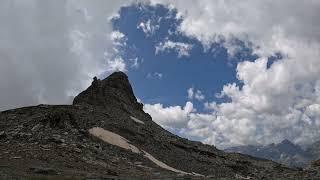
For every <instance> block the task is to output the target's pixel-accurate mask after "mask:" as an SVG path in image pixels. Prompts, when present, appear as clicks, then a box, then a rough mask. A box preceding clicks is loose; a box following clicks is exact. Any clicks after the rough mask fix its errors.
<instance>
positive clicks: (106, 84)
mask: <svg viewBox="0 0 320 180" xmlns="http://www.w3.org/2000/svg"><path fill="white" fill-rule="evenodd" d="M94 128H98V129H103V130H104V131H105V132H108V133H105V134H104V135H103V134H100V135H94V134H92V131H90V130H92V129H94ZM105 135H106V136H107V137H105ZM113 135H115V137H113ZM102 137H105V138H107V139H108V138H111V140H110V139H109V141H106V140H105V139H102ZM150 156H152V158H150ZM47 177H50V178H53V179H62V178H72V179H319V177H320V176H319V173H318V171H317V170H308V171H301V170H297V169H291V168H287V167H285V166H283V165H280V164H277V163H275V162H272V161H268V160H264V159H259V158H253V157H250V156H246V155H241V154H237V153H225V152H223V151H220V150H218V149H216V148H215V147H214V146H209V145H204V144H202V143H200V142H193V141H189V140H187V139H183V138H180V137H178V136H176V135H173V134H171V133H170V132H168V131H166V130H164V129H163V128H161V127H160V126H159V125H157V124H156V123H154V122H153V121H152V119H151V117H150V116H149V115H148V114H146V113H145V112H143V110H142V105H141V104H140V103H138V102H137V100H136V98H135V96H134V94H133V90H132V87H131V85H130V83H129V81H128V77H127V76H126V75H125V74H124V73H122V72H117V73H114V74H112V75H110V76H109V77H108V78H106V79H104V80H98V79H96V78H95V79H94V81H93V83H92V85H91V86H90V87H89V88H88V89H87V90H85V91H84V92H82V93H80V94H79V95H78V96H77V97H76V98H75V99H74V103H73V105H68V106H49V105H39V106H34V107H25V108H20V109H14V110H9V111H4V112H1V113H0V179H21V178H22V179H27V178H47Z"/></svg>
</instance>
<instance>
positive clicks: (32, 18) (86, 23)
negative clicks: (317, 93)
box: [0, 0, 126, 110]
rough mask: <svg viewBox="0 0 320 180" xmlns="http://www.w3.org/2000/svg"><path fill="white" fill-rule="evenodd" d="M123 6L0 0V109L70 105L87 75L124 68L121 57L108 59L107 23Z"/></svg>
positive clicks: (66, 0) (118, 3) (119, 3)
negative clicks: (41, 104)
mask: <svg viewBox="0 0 320 180" xmlns="http://www.w3.org/2000/svg"><path fill="white" fill-rule="evenodd" d="M124 4H126V2H124V1H118V0H117V1H108V2H107V1H102V0H98V1H94V2H91V1H85V0H80V1H78V0H77V1H75V0H59V1H47V0H29V1H18V0H2V1H1V2H0V24H1V28H0V39H1V41H0V92H1V94H0V109H1V110H3V109H8V108H13V107H18V106H25V105H34V104H38V103H50V104H60V103H70V102H71V99H72V98H71V96H73V95H74V94H76V93H78V92H79V91H80V90H82V89H83V88H85V87H86V86H87V85H89V83H90V81H91V78H92V77H93V76H95V75H99V74H100V73H102V72H104V71H106V70H108V69H109V70H114V69H119V70H121V69H124V65H123V62H122V61H121V60H119V59H114V60H112V61H109V60H110V59H108V57H113V56H112V54H113V53H114V52H112V51H109V49H111V50H112V47H113V39H111V38H110V37H109V34H110V33H111V32H112V26H111V24H110V23H109V22H108V21H107V19H108V17H110V16H113V15H115V14H116V13H117V11H118V10H119V8H120V7H121V6H122V5H124ZM106 61H107V63H106ZM114 63H115V64H114Z"/></svg>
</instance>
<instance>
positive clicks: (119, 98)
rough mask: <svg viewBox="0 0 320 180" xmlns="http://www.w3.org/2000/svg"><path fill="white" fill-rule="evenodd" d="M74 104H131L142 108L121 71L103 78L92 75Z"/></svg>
mask: <svg viewBox="0 0 320 180" xmlns="http://www.w3.org/2000/svg"><path fill="white" fill-rule="evenodd" d="M73 104H74V105H79V104H88V105H94V106H105V107H108V106H114V105H121V106H131V107H134V108H138V109H142V104H141V103H138V102H137V99H136V97H135V96H134V94H133V90H132V87H131V84H130V82H129V80H128V76H127V75H126V74H125V73H123V72H115V73H112V74H111V75H110V76H109V77H107V78H105V79H104V80H99V79H97V78H96V77H94V79H93V82H92V84H91V86H90V87H89V88H88V89H86V90H85V91H83V92H81V93H80V94H79V95H78V96H77V97H75V98H74V100H73Z"/></svg>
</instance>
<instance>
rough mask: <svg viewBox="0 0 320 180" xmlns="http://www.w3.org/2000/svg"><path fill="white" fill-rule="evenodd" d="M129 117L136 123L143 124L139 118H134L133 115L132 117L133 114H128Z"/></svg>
mask: <svg viewBox="0 0 320 180" xmlns="http://www.w3.org/2000/svg"><path fill="white" fill-rule="evenodd" d="M130 118H131V119H132V120H133V121H134V122H137V123H140V124H144V122H143V121H141V120H139V119H137V118H135V117H133V116H130Z"/></svg>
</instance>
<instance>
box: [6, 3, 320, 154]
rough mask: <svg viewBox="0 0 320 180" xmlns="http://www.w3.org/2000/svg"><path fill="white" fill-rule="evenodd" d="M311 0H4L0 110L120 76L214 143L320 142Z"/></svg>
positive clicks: (60, 99) (317, 9) (148, 107)
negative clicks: (96, 78)
mask: <svg viewBox="0 0 320 180" xmlns="http://www.w3.org/2000/svg"><path fill="white" fill-rule="evenodd" d="M319 15H320V2H319V1H317V0H308V1H299V0H283V1H271V0H262V1H255V0H246V1H237V0H215V1H211V0H201V1H191V0H175V1H174V0H141V1H130V0H128V1H125V0H123V1H119V0H117V1H116V0H114V1H104V0H96V1H87V0H57V1H54V2H53V1H49V0H29V1H26V2H24V1H19V0H2V1H1V2H0V24H1V27H2V28H1V29H0V110H6V109H10V108H16V107H22V106H29V105H36V104H40V103H42V104H70V103H71V102H72V99H73V97H74V96H75V95H77V94H78V93H79V92H81V91H82V90H83V89H85V88H86V87H87V86H89V85H90V83H91V81H92V78H93V77H94V76H98V77H99V78H105V77H106V76H108V75H109V74H111V73H112V72H114V71H124V72H126V73H127V74H128V76H129V80H130V81H131V84H132V86H133V90H134V92H135V95H136V97H137V98H138V99H139V101H141V102H142V103H143V104H144V110H145V111H146V112H147V113H149V114H150V115H151V116H152V118H153V120H154V121H155V122H156V123H158V124H159V125H161V126H162V127H164V128H165V129H167V130H169V131H171V132H173V133H175V134H178V135H180V136H182V137H185V138H188V139H192V140H198V141H201V142H203V143H206V144H212V145H215V146H217V147H218V148H221V149H223V148H226V147H230V146H238V145H248V144H269V143H277V142H280V141H282V140H283V139H289V140H291V141H293V142H294V143H297V144H301V145H303V144H309V143H312V142H315V141H317V140H320V134H319V132H318V131H319V128H320V80H319V79H318V77H319V75H320V22H319V21H318V20H317V17H319Z"/></svg>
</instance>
